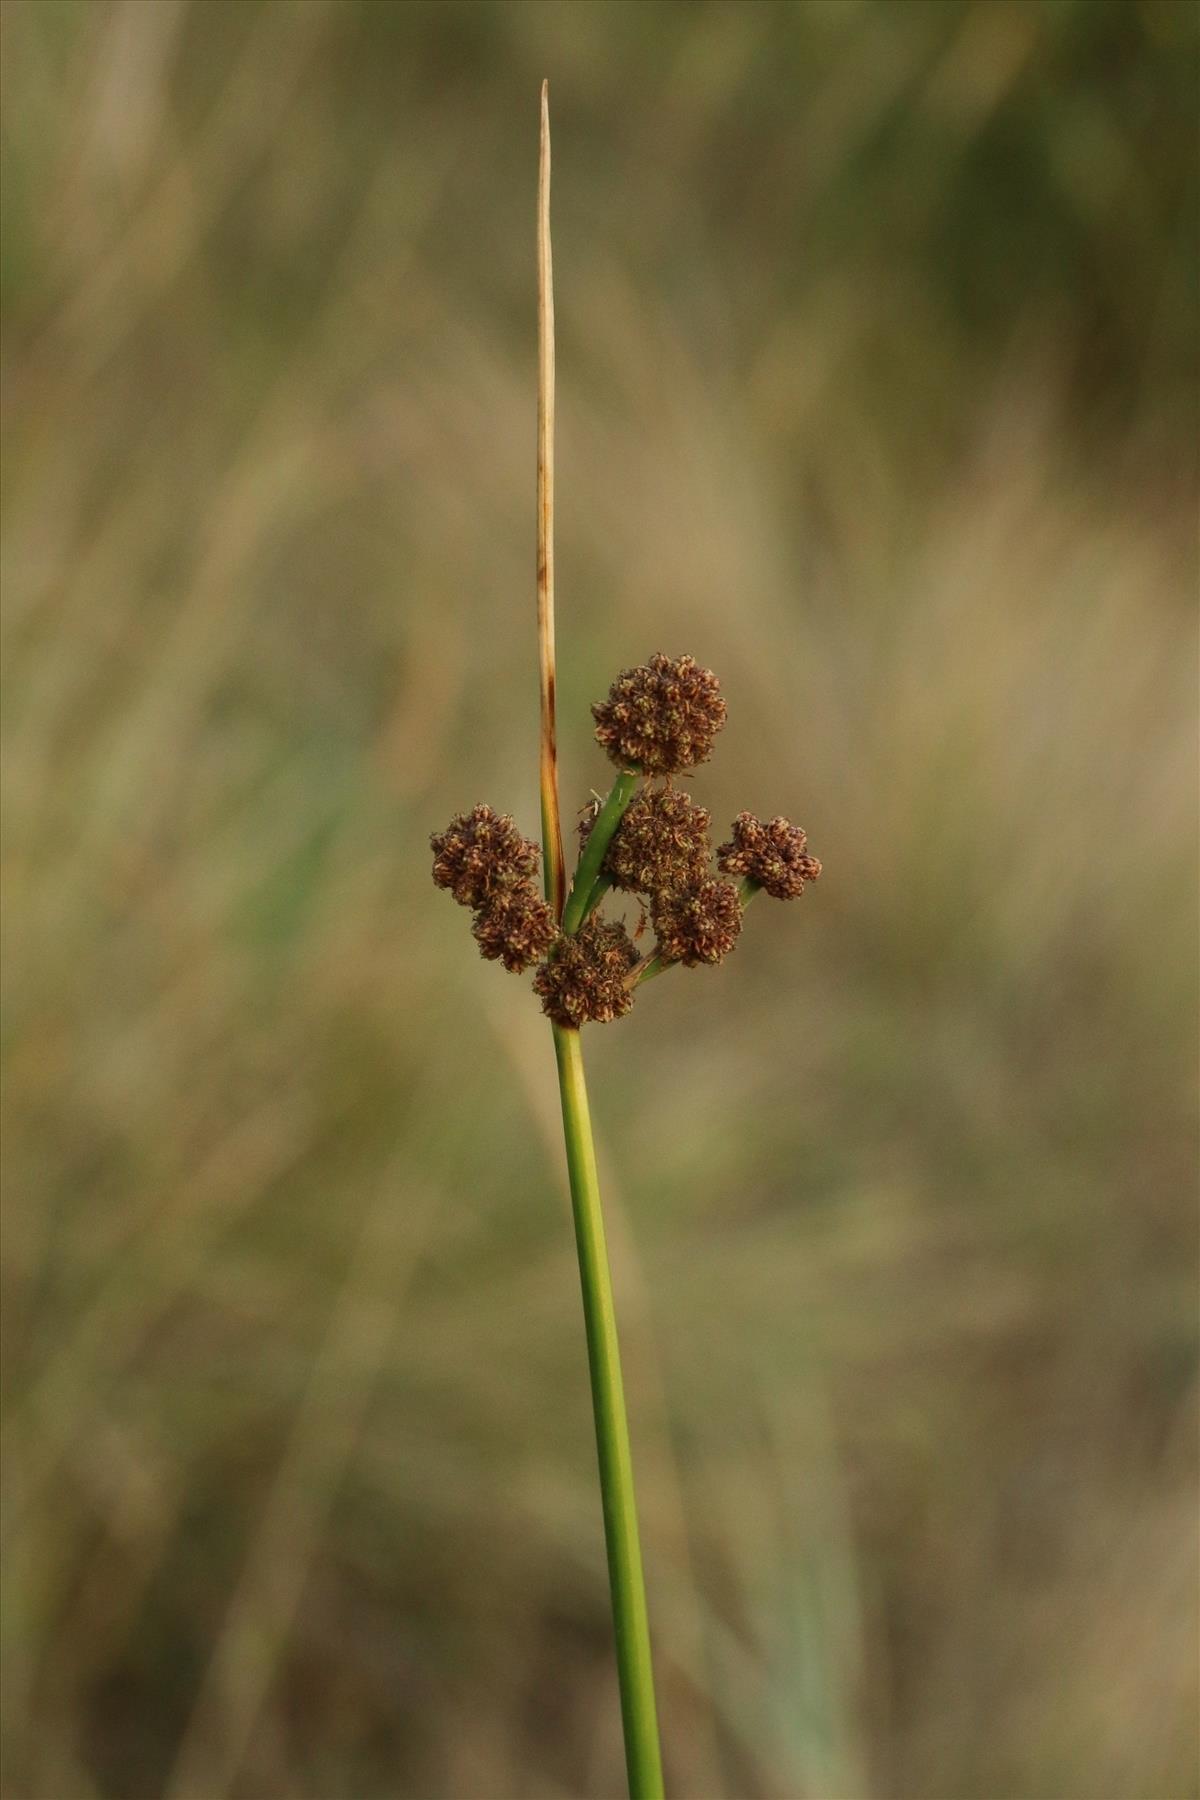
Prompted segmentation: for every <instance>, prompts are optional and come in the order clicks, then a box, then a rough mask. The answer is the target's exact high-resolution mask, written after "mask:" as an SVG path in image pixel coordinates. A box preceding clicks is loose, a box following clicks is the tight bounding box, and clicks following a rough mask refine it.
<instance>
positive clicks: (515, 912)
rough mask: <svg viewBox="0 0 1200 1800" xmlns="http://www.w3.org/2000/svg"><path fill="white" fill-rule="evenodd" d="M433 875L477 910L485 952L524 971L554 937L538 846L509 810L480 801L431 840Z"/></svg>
mask: <svg viewBox="0 0 1200 1800" xmlns="http://www.w3.org/2000/svg"><path fill="white" fill-rule="evenodd" d="M429 842H430V847H431V848H432V850H433V879H434V882H435V884H436V886H438V887H441V888H447V889H448V890H449V892H450V893H452V894H453V895H454V898H455V899H456V900H457V901H458V903H459V905H460V906H469V907H471V908H472V909H473V911H474V913H475V923H474V925H473V926H472V928H471V929H472V931H473V933H474V937H475V942H476V943H477V944H478V945H479V951H480V955H481V956H485V957H487V959H488V960H489V961H490V962H502V963H503V964H504V966H505V968H506V969H511V970H512V971H513V972H514V973H515V974H518V975H519V974H520V973H521V972H522V971H523V970H524V969H527V968H528V967H529V966H530V964H531V963H535V962H537V961H538V959H539V957H542V956H545V954H546V952H547V950H548V949H549V948H550V946H551V944H552V943H553V942H554V938H555V934H556V931H557V927H556V925H555V923H554V914H553V913H552V912H551V910H550V908H549V906H548V905H547V904H546V902H545V901H544V900H543V899H542V897H541V895H540V894H539V893H538V891H537V887H536V885H535V883H534V880H533V877H534V875H535V874H536V873H537V866H538V854H539V852H538V847H537V845H536V844H535V843H532V842H531V841H530V839H529V838H527V837H522V836H521V833H520V832H519V831H518V830H517V828H516V826H515V825H514V824H513V822H512V819H511V818H510V817H509V815H508V814H507V813H496V812H493V811H492V808H491V807H490V806H476V807H474V808H473V809H472V810H471V811H470V812H469V813H457V814H456V815H455V817H454V818H453V819H451V821H450V823H449V825H448V826H447V827H446V829H445V831H435V832H434V834H433V836H432V837H431V838H430V840H429Z"/></svg>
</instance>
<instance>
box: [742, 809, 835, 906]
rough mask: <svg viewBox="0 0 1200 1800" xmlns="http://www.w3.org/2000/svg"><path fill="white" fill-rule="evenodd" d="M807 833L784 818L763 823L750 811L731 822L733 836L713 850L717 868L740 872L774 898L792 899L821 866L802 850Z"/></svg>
mask: <svg viewBox="0 0 1200 1800" xmlns="http://www.w3.org/2000/svg"><path fill="white" fill-rule="evenodd" d="M807 843H808V837H807V834H806V833H805V832H804V831H802V830H801V828H800V826H799V825H789V823H788V821H787V820H786V819H772V820H770V822H769V823H768V824H765V825H764V824H763V822H762V820H761V819H756V818H755V816H754V814H753V813H748V812H741V813H739V814H738V816H737V818H736V819H735V820H734V821H733V838H732V841H731V842H730V843H728V844H722V845H721V846H720V848H719V849H718V851H717V867H718V868H720V869H723V870H724V872H725V874H726V875H744V876H746V877H747V878H748V879H749V880H750V881H754V882H757V883H758V885H759V887H762V888H765V889H766V890H767V892H768V894H774V896H775V898H776V899H777V900H794V899H795V898H796V897H797V895H799V894H802V893H803V892H804V884H805V882H807V881H815V880H816V879H817V876H818V875H819V874H820V873H821V865H820V863H819V862H818V861H817V859H816V857H815V856H810V855H809V854H808V852H807V850H806V849H805V845H806V844H807Z"/></svg>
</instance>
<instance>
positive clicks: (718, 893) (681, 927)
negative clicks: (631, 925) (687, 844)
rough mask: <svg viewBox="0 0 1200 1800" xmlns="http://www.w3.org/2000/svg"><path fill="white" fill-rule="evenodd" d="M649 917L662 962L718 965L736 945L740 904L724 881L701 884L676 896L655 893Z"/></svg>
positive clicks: (740, 914)
mask: <svg viewBox="0 0 1200 1800" xmlns="http://www.w3.org/2000/svg"><path fill="white" fill-rule="evenodd" d="M650 917H651V918H652V919H653V921H654V931H655V936H656V937H657V938H658V954H659V956H661V957H662V959H663V961H664V962H679V963H683V965H684V966H685V968H689V969H690V968H694V967H695V965H696V964H697V963H719V962H721V961H722V959H723V958H724V957H726V956H728V954H729V952H730V951H731V950H732V949H733V946H734V945H735V944H736V943H737V938H738V932H739V931H740V930H741V929H742V902H741V898H740V896H739V895H738V891H737V889H736V888H735V887H734V886H733V884H732V882H728V881H701V882H698V883H697V885H696V886H695V887H688V888H683V889H681V890H680V891H679V892H677V893H663V894H656V895H655V897H654V899H653V900H652V901H651V903H650Z"/></svg>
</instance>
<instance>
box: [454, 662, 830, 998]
mask: <svg viewBox="0 0 1200 1800" xmlns="http://www.w3.org/2000/svg"><path fill="white" fill-rule="evenodd" d="M592 713H593V716H594V718H595V720H596V738H597V741H598V742H599V743H600V744H601V745H602V746H603V748H604V749H605V750H606V751H607V752H608V755H609V756H610V757H611V758H612V760H613V762H615V763H616V765H617V767H618V769H620V770H622V771H631V772H634V773H640V774H641V775H642V776H644V778H645V779H644V783H643V785H642V787H641V788H640V789H639V790H638V791H637V792H636V793H635V794H634V795H633V797H632V799H630V800H629V803H628V805H627V806H626V807H625V810H624V812H623V814H622V815H621V816H620V818H619V821H618V823H617V825H616V829H615V831H614V832H613V835H612V837H611V839H610V840H609V842H608V845H607V848H606V849H605V853H604V858H603V861H602V863H601V865H600V875H599V878H598V880H597V882H596V886H595V887H594V889H593V890H592V893H591V894H590V895H589V896H588V904H587V907H586V910H585V911H584V914H583V922H582V923H581V924H580V925H579V928H578V930H576V931H574V932H572V933H566V932H564V931H563V930H562V927H561V925H560V924H559V923H558V922H556V920H555V918H554V914H553V911H552V909H551V908H550V906H549V905H548V904H547V902H546V901H545V900H543V899H542V897H541V895H540V894H539V892H538V890H537V886H536V883H535V879H534V878H535V876H536V874H537V868H538V847H537V845H536V844H534V843H532V842H531V841H530V840H529V839H528V838H526V837H522V835H521V833H520V832H519V831H518V830H517V828H516V826H515V825H514V824H513V821H512V819H511V818H510V817H509V816H508V814H507V813H496V812H493V810H492V808H491V807H490V806H476V807H475V808H474V809H473V810H472V811H471V812H469V813H459V814H458V815H456V817H455V818H453V819H452V820H451V821H450V824H449V825H448V826H447V828H446V830H445V831H441V832H435V833H434V834H433V836H432V838H431V839H430V843H431V845H432V848H433V853H434V861H433V879H434V882H435V883H436V885H437V886H438V887H442V888H446V889H447V890H448V891H449V892H450V893H451V894H452V895H453V896H454V898H455V899H456V900H457V901H458V902H459V904H460V905H462V906H469V907H470V908H471V909H472V910H473V911H474V913H475V923H474V926H473V928H472V929H473V933H474V937H475V941H476V943H477V944H478V945H479V950H480V954H481V955H482V956H484V957H486V958H487V959H488V960H489V961H497V962H502V963H503V964H504V967H505V968H506V969H511V970H512V971H514V972H515V973H517V974H519V973H521V972H522V971H523V970H525V969H527V968H529V967H530V966H531V965H532V964H534V963H537V964H538V969H537V973H536V975H535V976H534V981H533V986H534V992H535V993H536V994H537V995H538V997H539V998H540V1000H541V1002H542V1010H543V1012H544V1013H546V1015H547V1016H548V1017H549V1018H550V1019H552V1020H553V1021H554V1023H555V1024H557V1025H560V1026H564V1027H567V1028H571V1029H574V1028H576V1027H578V1026H580V1025H583V1024H586V1023H588V1022H597V1023H606V1022H608V1021H610V1020H612V1019H619V1018H621V1017H623V1015H624V1014H625V1013H627V1012H628V1011H629V1009H630V1008H631V1006H632V1005H633V995H634V989H635V988H636V986H637V984H638V981H639V979H640V977H641V975H642V974H643V973H650V972H652V971H651V969H650V965H651V964H654V965H656V966H657V967H662V966H663V965H669V964H675V963H679V964H682V965H683V966H684V967H685V968H693V967H696V966H697V965H699V964H713V963H719V962H721V961H723V960H724V958H725V957H726V956H727V955H728V954H729V952H730V951H731V950H732V949H733V947H734V945H735V944H736V942H737V939H738V935H739V933H740V932H741V929H742V918H743V912H744V909H745V904H746V902H747V901H748V900H749V899H750V898H751V897H752V896H753V895H754V894H756V893H758V892H759V891H762V892H765V893H768V894H772V895H774V896H775V898H776V899H779V900H790V899H794V898H795V897H797V896H798V895H799V894H801V893H803V891H804V888H805V885H806V884H807V883H808V882H810V881H815V880H816V879H817V877H818V876H819V875H820V873H821V865H820V863H819V862H818V861H817V859H816V857H815V856H810V855H809V854H808V850H807V843H808V840H807V837H806V835H805V833H804V832H803V831H802V830H801V828H800V827H799V826H798V825H791V824H789V823H788V821H787V820H786V819H782V818H775V819H771V820H770V821H769V822H768V823H766V824H764V823H763V822H762V820H760V819H757V818H755V816H754V814H753V813H748V812H742V813H739V814H738V815H737V818H736V819H735V820H734V821H733V825H732V828H731V829H732V837H731V840H730V842H729V843H726V844H722V845H720V847H719V848H718V850H717V852H716V862H717V868H718V869H719V870H720V876H714V875H713V873H712V866H711V865H712V854H713V853H712V847H711V844H710V842H709V815H708V812H707V811H706V810H705V808H704V807H703V806H699V805H697V803H696V802H695V801H694V800H692V799H691V797H690V796H689V795H688V794H685V793H684V792H682V791H681V790H680V789H679V788H676V787H673V786H672V785H671V777H672V776H673V775H678V774H682V773H684V772H685V771H686V770H688V769H691V768H694V767H695V766H696V765H697V764H698V763H702V762H704V761H706V760H707V758H708V756H709V754H710V752H711V750H712V746H713V741H714V739H715V738H716V735H717V732H718V731H719V730H720V729H721V727H722V725H723V724H724V723H725V702H724V700H723V699H722V698H721V692H720V687H719V684H718V682H717V678H716V676H715V675H714V674H713V673H712V672H711V670H709V669H702V668H700V667H699V665H698V664H697V663H696V662H695V660H694V659H693V658H692V657H690V656H680V657H677V658H675V659H674V660H672V659H671V658H670V657H667V656H662V655H658V656H652V657H651V658H650V661H649V662H648V663H644V664H642V665H641V666H640V667H638V668H636V669H626V670H625V671H624V672H623V673H622V674H621V675H619V676H618V677H617V679H616V681H615V682H614V683H613V685H612V687H611V688H610V690H609V694H608V698H607V700H605V701H603V702H602V703H601V704H599V705H597V706H593V708H592ZM626 780H628V775H626ZM620 792H621V790H620V789H614V794H617V793H620ZM610 816H611V808H610ZM596 820H597V815H596V813H595V812H593V811H591V810H589V813H588V815H587V816H586V817H585V818H584V820H583V822H582V824H581V825H580V827H579V833H580V839H581V846H580V847H581V851H582V849H583V847H584V846H586V844H587V842H588V839H589V837H590V836H591V833H592V832H593V830H595V828H596ZM721 876H732V877H740V880H741V885H740V888H739V887H738V886H737V885H735V883H734V881H731V880H723V879H721ZM610 887H611V888H618V889H620V890H622V891H623V892H625V893H630V894H636V895H639V896H641V897H643V900H644V904H645V907H646V908H647V909H648V912H649V916H650V921H651V924H652V925H653V928H654V934H655V942H654V947H653V949H652V950H651V951H650V952H649V953H648V954H647V955H645V956H641V957H639V954H638V950H637V948H636V946H635V944H634V942H633V940H632V938H631V937H630V936H629V933H628V931H627V930H626V927H625V925H624V924H622V923H621V922H619V921H611V920H608V919H604V918H602V917H601V916H600V914H599V912H597V911H596V910H595V908H596V906H597V905H598V904H599V902H600V901H601V900H602V899H603V897H604V895H605V893H606V892H607V890H608V889H609V888H610ZM640 929H641V927H639V931H640Z"/></svg>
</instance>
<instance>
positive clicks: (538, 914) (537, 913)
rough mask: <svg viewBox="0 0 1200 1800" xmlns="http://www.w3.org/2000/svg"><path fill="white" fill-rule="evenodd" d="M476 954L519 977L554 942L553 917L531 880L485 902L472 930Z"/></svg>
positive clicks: (497, 891) (500, 890) (522, 882)
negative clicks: (502, 966) (498, 963)
mask: <svg viewBox="0 0 1200 1800" xmlns="http://www.w3.org/2000/svg"><path fill="white" fill-rule="evenodd" d="M471 930H472V933H473V935H474V938H475V942H476V943H477V944H478V945H479V954H480V955H481V956H483V957H486V958H487V960H488V961H489V962H502V963H503V964H504V966H505V968H506V969H510V970H511V971H512V972H513V974H514V975H519V974H520V973H521V972H522V970H524V969H527V968H528V967H529V965H530V964H531V963H535V962H537V960H538V958H539V957H542V956H545V954H546V952H547V950H548V949H549V948H550V946H551V944H552V943H553V942H554V939H555V935H556V932H557V926H556V925H555V923H554V914H553V913H552V912H551V910H550V908H549V906H548V905H547V904H546V902H545V901H544V900H543V899H542V896H541V895H540V894H539V893H538V891H537V888H536V887H535V886H534V884H533V882H532V881H530V880H524V881H519V882H517V884H516V886H515V887H511V888H498V889H497V890H496V892H495V893H494V894H492V895H491V897H490V898H489V899H487V900H485V901H484V903H483V905H482V906H481V907H480V908H479V909H478V911H477V912H476V915H475V923H474V925H473V926H472V927H471Z"/></svg>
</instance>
